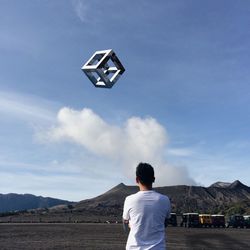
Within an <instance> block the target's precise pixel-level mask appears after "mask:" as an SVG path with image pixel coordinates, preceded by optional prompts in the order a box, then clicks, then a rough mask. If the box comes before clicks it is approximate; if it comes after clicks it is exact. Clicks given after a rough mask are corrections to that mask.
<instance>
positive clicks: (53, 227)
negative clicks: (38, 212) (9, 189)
mask: <svg viewBox="0 0 250 250" xmlns="http://www.w3.org/2000/svg"><path fill="white" fill-rule="evenodd" d="M167 237H168V242H167V246H168V249H170V250H171V249H175V250H176V249H192V250H193V249H199V250H202V249H246V250H247V249H250V229H222V228H221V229H211V228H207V229H205V228H203V229H195V228H180V227H178V228H174V227H169V228H168V229H167ZM126 238H127V235H126V234H124V232H123V229H122V225H121V224H69V223H67V224H0V249H1V250H4V249H11V250H14V249H28V250H36V249H77V250H78V249H84V250H85V249H87V250H88V249H102V250H105V249H111V250H112V249H114V250H115V249H116V250H119V249H125V244H126Z"/></svg>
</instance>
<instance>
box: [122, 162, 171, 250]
mask: <svg viewBox="0 0 250 250" xmlns="http://www.w3.org/2000/svg"><path fill="white" fill-rule="evenodd" d="M154 181H155V177H154V169H153V167H152V166H151V165H150V164H148V163H139V165H138V166H137V168H136V182H137V184H138V186H139V189H140V191H139V192H137V193H135V194H132V195H129V196H127V197H126V199H125V202H124V209H123V223H124V228H125V229H128V228H130V232H129V236H128V240H127V244H126V250H165V249H166V237H165V235H166V233H165V227H166V225H167V223H166V222H167V219H168V218H169V217H170V212H171V205H170V201H169V198H168V197H167V196H165V195H162V194H159V193H157V192H155V191H153V190H152V183H153V182H154Z"/></svg>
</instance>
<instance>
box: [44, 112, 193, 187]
mask: <svg viewBox="0 0 250 250" xmlns="http://www.w3.org/2000/svg"><path fill="white" fill-rule="evenodd" d="M40 139H42V140H43V141H47V142H48V141H49V142H61V141H68V142H71V143H76V144H78V145H81V146H82V147H83V148H84V149H86V150H88V151H89V152H91V153H92V154H94V155H96V156H98V157H103V158H105V159H106V160H109V161H111V162H112V164H117V165H118V166H122V167H123V168H122V169H121V168H119V167H117V171H123V173H124V174H125V175H126V176H127V177H129V178H134V173H135V168H136V166H137V164H138V163H139V162H149V163H151V164H152V165H153V166H154V168H155V172H156V185H176V184H194V181H193V180H192V179H191V178H190V177H189V175H188V171H187V169H186V168H184V167H177V166H172V165H170V164H168V163H167V162H166V160H165V159H164V150H165V148H166V147H167V144H168V136H167V132H166V129H165V128H164V127H163V126H162V125H161V124H159V123H158V122H157V120H155V119H154V118H152V117H146V118H140V117H131V118H129V119H128V120H127V121H126V122H125V123H124V124H122V125H120V126H118V125H114V124H109V123H108V122H106V121H105V120H103V119H102V118H101V117H100V116H99V115H97V114H96V113H94V112H93V111H92V110H91V109H87V108H84V109H83V110H81V111H77V110H73V109H70V108H62V109H61V110H60V111H59V112H58V115H57V124H56V125H55V126H54V127H53V128H51V129H49V130H47V131H46V132H44V133H42V134H40Z"/></svg>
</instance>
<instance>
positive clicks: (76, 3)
mask: <svg viewBox="0 0 250 250" xmlns="http://www.w3.org/2000/svg"><path fill="white" fill-rule="evenodd" d="M72 5H73V8H74V11H75V13H76V15H77V17H79V19H80V20H81V21H82V22H83V23H85V22H87V21H88V19H87V12H88V6H87V3H86V0H73V1H72Z"/></svg>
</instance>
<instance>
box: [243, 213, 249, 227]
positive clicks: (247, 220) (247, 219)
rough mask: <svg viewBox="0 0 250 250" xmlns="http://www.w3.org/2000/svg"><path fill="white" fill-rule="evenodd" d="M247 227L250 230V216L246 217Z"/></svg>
mask: <svg viewBox="0 0 250 250" xmlns="http://www.w3.org/2000/svg"><path fill="white" fill-rule="evenodd" d="M244 220H245V227H246V228H250V215H244Z"/></svg>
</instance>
